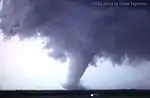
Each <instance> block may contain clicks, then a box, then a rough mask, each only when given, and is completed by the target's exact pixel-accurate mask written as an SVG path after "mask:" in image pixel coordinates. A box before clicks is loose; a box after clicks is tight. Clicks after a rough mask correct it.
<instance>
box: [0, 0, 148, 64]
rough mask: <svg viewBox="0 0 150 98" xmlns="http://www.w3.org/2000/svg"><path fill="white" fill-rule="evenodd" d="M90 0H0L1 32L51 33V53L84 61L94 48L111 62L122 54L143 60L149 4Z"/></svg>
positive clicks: (145, 47) (145, 56) (9, 34)
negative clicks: (124, 4) (0, 4)
mask: <svg viewBox="0 0 150 98" xmlns="http://www.w3.org/2000/svg"><path fill="white" fill-rule="evenodd" d="M1 1H2V0H1ZM7 1H10V2H7ZM92 2H93V0H87V1H85V0H5V1H4V4H3V8H2V11H1V13H0V15H1V18H2V21H1V29H2V30H3V31H4V33H5V35H7V36H13V35H15V34H18V35H20V36H23V37H24V38H26V37H31V36H34V35H36V34H37V31H38V32H40V33H41V36H46V37H48V38H50V39H51V41H50V43H53V44H52V45H53V47H54V48H55V52H54V53H53V56H54V57H56V58H61V57H64V56H65V54H64V52H68V53H72V54H76V53H79V54H81V55H82V58H84V59H85V61H86V60H87V61H90V60H91V57H92V56H93V55H95V54H99V56H104V57H107V58H111V60H112V61H113V62H115V63H121V62H122V60H123V59H124V58H125V56H127V57H128V58H129V59H130V60H131V61H133V60H135V59H138V60H149V59H150V10H149V8H130V7H120V8H119V7H108V8H105V7H95V6H92ZM49 47H50V44H49V43H48V44H47V48H49Z"/></svg>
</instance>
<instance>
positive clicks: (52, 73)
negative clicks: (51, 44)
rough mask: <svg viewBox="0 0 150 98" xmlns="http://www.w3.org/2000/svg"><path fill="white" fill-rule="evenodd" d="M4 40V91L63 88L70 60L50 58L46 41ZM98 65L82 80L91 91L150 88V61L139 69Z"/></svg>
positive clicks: (0, 50)
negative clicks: (59, 60) (62, 60)
mask: <svg viewBox="0 0 150 98" xmlns="http://www.w3.org/2000/svg"><path fill="white" fill-rule="evenodd" d="M0 39H1V40H0V89H5V90H10V89H13V90H14V89H34V90H35V89H42V90H43V89H49V90H54V89H55V90H56V89H63V88H62V87H61V83H63V82H65V81H66V76H67V68H68V62H69V59H68V62H65V63H61V62H57V61H55V60H54V59H52V58H49V57H48V56H47V50H43V48H42V47H43V46H44V43H43V42H44V39H40V38H39V39H34V38H33V39H30V40H29V39H26V40H25V41H22V42H20V41H19V39H18V37H14V38H12V39H11V41H5V42H4V41H2V36H1V37H0ZM101 61H103V63H102V62H101ZM97 64H98V67H93V66H89V68H88V69H87V71H86V72H85V74H84V76H83V78H82V83H83V85H85V86H86V87H87V88H88V89H129V88H135V89H150V74H149V71H150V66H147V65H149V64H150V63H148V62H145V63H143V65H142V66H138V67H134V66H132V67H131V66H124V65H123V66H113V65H112V64H111V62H110V61H109V60H103V59H100V60H99V62H97ZM124 64H125V65H127V64H128V63H124Z"/></svg>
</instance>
